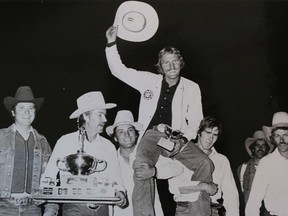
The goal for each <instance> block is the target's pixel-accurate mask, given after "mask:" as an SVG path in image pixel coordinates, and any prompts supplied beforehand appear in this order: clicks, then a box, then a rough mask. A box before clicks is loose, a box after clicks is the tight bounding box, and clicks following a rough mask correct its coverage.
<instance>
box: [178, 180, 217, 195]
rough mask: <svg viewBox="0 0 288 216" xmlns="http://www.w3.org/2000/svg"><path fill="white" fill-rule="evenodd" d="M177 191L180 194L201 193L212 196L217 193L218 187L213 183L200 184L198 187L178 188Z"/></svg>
mask: <svg viewBox="0 0 288 216" xmlns="http://www.w3.org/2000/svg"><path fill="white" fill-rule="evenodd" d="M178 189H179V192H180V193H181V194H189V193H195V192H202V191H203V192H206V193H207V194H209V195H210V196H212V195H214V194H215V193H216V192H217V191H218V185H217V184H215V183H213V182H209V183H207V182H200V183H199V184H198V185H195V186H183V187H179V188H178Z"/></svg>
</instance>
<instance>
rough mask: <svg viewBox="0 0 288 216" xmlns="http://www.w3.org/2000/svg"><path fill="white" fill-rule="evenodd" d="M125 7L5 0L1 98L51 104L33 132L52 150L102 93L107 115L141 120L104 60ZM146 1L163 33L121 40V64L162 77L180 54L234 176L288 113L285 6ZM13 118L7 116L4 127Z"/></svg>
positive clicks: (0, 112)
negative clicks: (163, 67) (87, 102)
mask: <svg viewBox="0 0 288 216" xmlns="http://www.w3.org/2000/svg"><path fill="white" fill-rule="evenodd" d="M122 2H123V1H109V0H106V1H104V0H103V1H101V0H94V1H92V0H91V1H51V0H50V1H30V2H29V1H1V2H0V31H1V33H0V58H1V60H0V62H1V63H0V71H1V80H0V83H1V85H0V98H1V100H2V99H3V98H4V97H6V96H14V94H15V91H16V89H17V88H18V87H19V86H21V85H30V86H31V87H32V89H33V91H34V94H35V96H36V97H42V96H43V97H45V98H46V101H45V103H44V105H43V107H42V109H41V110H40V112H39V113H38V116H37V118H36V120H35V122H34V127H35V128H36V129H37V130H38V131H39V132H40V133H42V134H44V135H45V136H46V137H47V139H48V140H49V142H50V144H51V146H54V145H55V142H56V141H57V139H58V138H59V137H60V136H61V135H63V134H66V133H69V132H72V131H74V130H76V122H75V120H69V118H68V117H69V115H70V114H71V113H72V112H73V111H74V110H75V109H76V108H77V107H76V99H77V98H78V97H79V96H80V95H82V94H84V93H86V92H88V91H94V90H100V91H102V92H103V94H104V97H105V100H106V102H115V103H117V104H118V107H117V108H116V109H113V110H109V111H108V120H109V121H108V123H107V125H110V124H112V123H113V120H114V117H115V114H116V111H117V110H119V109H130V110H131V111H132V112H133V113H134V115H135V116H137V114H138V104H139V96H140V95H139V93H138V92H137V91H135V90H134V89H132V88H130V87H129V86H127V85H126V84H124V83H122V82H121V81H119V80H117V79H116V78H114V77H113V76H112V75H111V74H110V71H109V69H108V66H107V63H106V59H105V52H104V50H105V45H106V38H105V31H106V29H107V28H108V27H109V26H111V25H112V24H113V21H114V16H115V13H116V10H117V8H118V6H119V5H120V4H121V3H122ZM146 2H149V3H150V4H151V5H152V6H153V7H154V8H155V9H156V11H157V13H158V16H159V20H160V24H159V29H158V31H157V33H156V34H155V36H154V37H153V38H152V39H150V40H148V41H145V42H141V43H133V42H128V41H124V40H121V39H118V49H119V52H120V54H121V56H122V60H123V62H124V63H125V64H126V65H127V66H129V67H133V68H137V69H141V70H148V71H151V72H156V69H155V67H154V64H155V63H156V61H157V54H158V52H159V50H160V49H161V48H163V47H164V46H167V45H172V46H175V47H177V48H178V49H179V50H180V51H181V54H182V56H183V57H184V61H185V62H186V66H185V67H184V70H183V71H182V75H183V76H184V77H186V78H188V79H191V80H193V81H195V82H197V83H198V84H199V86H200V88H201V91H202V103H203V109H204V114H205V115H211V114H214V115H216V116H217V117H219V118H220V119H221V120H222V122H223V125H224V132H223V134H222V137H221V138H220V140H219V142H218V143H217V144H216V148H217V150H218V151H219V152H221V153H223V154H225V155H226V156H227V157H228V158H229V159H230V162H231V165H232V168H233V170H235V169H236V167H237V166H238V165H239V164H240V163H242V162H244V161H246V160H247V159H249V156H248V155H247V153H246V151H245V148H244V141H245V139H246V138H247V137H251V136H252V134H253V132H254V131H255V130H258V129H260V128H261V127H262V125H268V126H270V125H271V119H272V115H273V113H274V112H275V111H280V110H283V111H288V100H287V96H288V87H287V81H288V75H287V69H288V62H287V60H288V58H287V52H288V51H287V48H288V47H287V46H288V43H287V42H288V41H287V36H288V35H287V33H288V31H287V28H288V13H287V11H288V2H286V1H236V0H234V1H233V0H230V1H217V0H214V1H184V0H182V1H178V0H177V1H176V0H175V1H173V0H169V1H161V0H158V1H156V0H151V1H146ZM11 123H12V119H11V118H10V116H9V114H8V113H7V111H6V110H5V108H4V106H3V105H2V106H1V107H0V127H7V126H9V125H10V124H11Z"/></svg>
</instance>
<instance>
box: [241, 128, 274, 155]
mask: <svg viewBox="0 0 288 216" xmlns="http://www.w3.org/2000/svg"><path fill="white" fill-rule="evenodd" d="M257 140H265V141H266V143H267V144H268V145H269V147H270V149H269V152H268V153H271V152H272V151H273V149H274V147H273V145H272V144H271V142H270V141H269V140H267V139H266V137H265V135H264V132H263V131H261V130H258V131H255V132H254V134H253V137H249V138H247V139H246V140H245V148H246V151H247V153H248V154H249V155H250V157H252V152H251V150H250V148H249V146H250V145H251V144H252V143H254V142H255V141H257Z"/></svg>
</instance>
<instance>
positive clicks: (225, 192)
mask: <svg viewBox="0 0 288 216" xmlns="http://www.w3.org/2000/svg"><path fill="white" fill-rule="evenodd" d="M221 130H222V126H221V123H220V122H219V121H218V120H217V119H216V118H215V117H212V116H207V117H205V118H204V119H203V120H202V121H201V123H200V126H199V130H198V140H197V143H196V145H197V146H198V147H199V148H200V149H201V150H202V151H203V152H204V153H205V154H207V155H208V156H209V158H210V159H211V160H212V162H213V164H214V166H215V170H214V172H213V182H214V183H216V184H217V185H218V188H219V190H218V192H217V193H216V194H215V195H213V196H211V199H212V216H218V215H219V216H220V215H223V214H224V212H225V211H226V214H225V215H226V216H237V215H239V198H238V190H237V187H236V184H235V180H234V177H233V173H232V170H231V167H230V163H229V160H228V159H227V157H226V156H224V155H223V154H220V153H218V152H217V151H216V149H215V148H214V144H215V143H216V141H217V139H218V136H219V134H220V132H221ZM222 199H223V206H224V208H225V209H223V208H220V206H221V205H219V204H221V202H220V200H222ZM254 216H255V215H254Z"/></svg>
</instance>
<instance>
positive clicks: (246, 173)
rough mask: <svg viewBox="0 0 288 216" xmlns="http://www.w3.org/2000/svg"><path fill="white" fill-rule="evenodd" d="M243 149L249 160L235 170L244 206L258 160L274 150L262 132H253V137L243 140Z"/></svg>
mask: <svg viewBox="0 0 288 216" xmlns="http://www.w3.org/2000/svg"><path fill="white" fill-rule="evenodd" d="M245 148H246V151H247V153H248V154H249V156H250V157H251V159H250V160H249V161H247V162H245V163H243V164H241V165H240V166H239V167H238V169H237V174H238V177H239V180H240V185H241V191H242V194H243V198H244V204H245V203H247V200H248V197H249V193H250V190H251V186H252V182H253V179H254V176H255V173H256V169H257V167H258V164H259V161H260V159H261V158H262V157H264V156H265V155H267V154H268V153H271V152H272V151H273V150H274V146H273V145H272V144H271V142H269V141H268V140H267V139H266V138H265V135H264V133H263V131H262V130H257V131H255V132H254V134H253V137H249V138H247V139H246V140H245Z"/></svg>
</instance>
